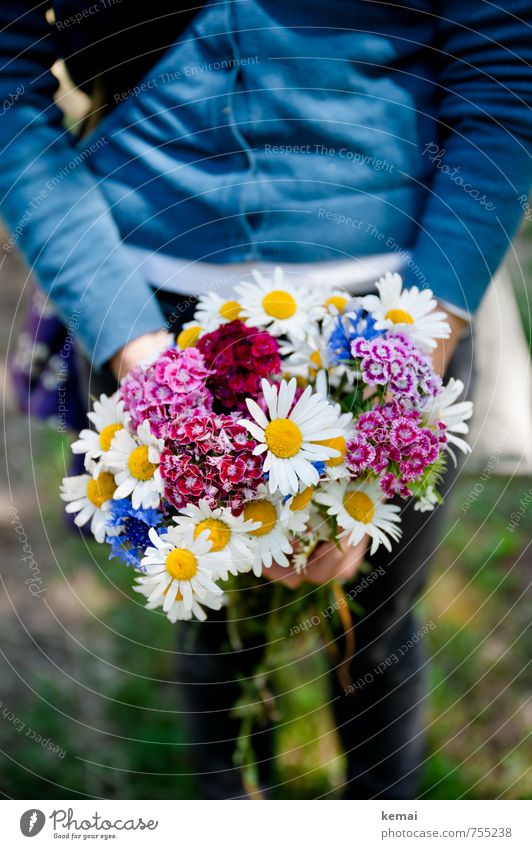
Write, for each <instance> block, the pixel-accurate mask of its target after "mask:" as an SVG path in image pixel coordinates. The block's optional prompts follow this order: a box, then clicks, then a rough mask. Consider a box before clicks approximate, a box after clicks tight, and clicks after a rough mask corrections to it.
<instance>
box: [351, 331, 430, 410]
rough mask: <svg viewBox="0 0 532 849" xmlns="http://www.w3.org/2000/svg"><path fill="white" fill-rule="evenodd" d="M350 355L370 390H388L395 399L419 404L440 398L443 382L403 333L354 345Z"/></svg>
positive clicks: (355, 341)
mask: <svg viewBox="0 0 532 849" xmlns="http://www.w3.org/2000/svg"><path fill="white" fill-rule="evenodd" d="M351 354H352V356H353V358H354V359H355V360H356V361H357V364H358V368H359V369H360V372H361V375H362V380H363V381H364V383H366V384H367V385H368V386H385V387H386V389H387V390H388V391H389V392H391V393H392V394H393V396H394V398H396V399H398V400H401V399H408V400H409V401H410V402H411V403H416V402H417V401H418V400H419V399H420V398H421V397H423V396H425V395H437V394H438V393H439V392H440V390H441V379H440V378H439V377H438V375H436V374H435V373H434V370H433V367H432V363H431V361H430V360H429V358H428V357H425V356H424V355H423V354H421V353H420V351H419V349H418V348H417V346H416V345H415V343H414V342H412V340H411V339H410V338H409V337H408V336H406V335H405V334H404V333H389V334H386V336H385V337H377V338H375V339H364V338H363V337H361V336H360V337H358V338H357V339H354V340H353V342H352V343H351Z"/></svg>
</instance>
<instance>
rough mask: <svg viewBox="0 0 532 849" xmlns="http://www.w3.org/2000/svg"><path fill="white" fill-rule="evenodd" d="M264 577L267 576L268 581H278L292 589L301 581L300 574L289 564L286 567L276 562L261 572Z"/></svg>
mask: <svg viewBox="0 0 532 849" xmlns="http://www.w3.org/2000/svg"><path fill="white" fill-rule="evenodd" d="M262 574H263V575H264V577H265V578H268V580H269V581H272V582H274V583H275V582H277V581H278V582H279V583H280V584H284V586H285V587H289V589H291V590H293V589H296V587H299V585H300V584H301V582H302V576H301V575H299V574H298V573H297V572H296V571H295V569H293V568H292V567H291V566H290V567H289V568H286V567H285V566H279V565H278V564H277V563H272V565H271V566H270V567H269V568H268V569H264V571H263V573H262Z"/></svg>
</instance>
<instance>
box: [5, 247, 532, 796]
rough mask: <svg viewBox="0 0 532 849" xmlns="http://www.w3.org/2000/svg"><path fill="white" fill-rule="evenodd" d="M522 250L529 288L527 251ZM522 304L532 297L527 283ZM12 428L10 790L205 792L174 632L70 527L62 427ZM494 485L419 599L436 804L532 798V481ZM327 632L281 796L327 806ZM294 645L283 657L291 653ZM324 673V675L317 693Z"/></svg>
mask: <svg viewBox="0 0 532 849" xmlns="http://www.w3.org/2000/svg"><path fill="white" fill-rule="evenodd" d="M521 255H522V257H523V263H524V265H525V266H528V267H527V275H528V279H529V280H530V279H532V268H530V267H529V266H530V261H529V259H528V257H529V250H528V247H527V245H525V246H524V248H523V250H522V254H521ZM10 261H11V263H12V265H11V269H10V272H9V274H10V279H11V280H12V282H13V285H12V286H10V287H9V289H8V290H6V289H5V288H4V295H3V300H4V304H3V306H4V311H3V315H4V322H6V320H7V319H6V316H7V317H9V321H10V317H11V316H12V315H13V314H14V313H15V311H16V302H17V298H18V293H19V291H20V288H21V282H22V277H21V269H20V268H19V267H18V266H17V265H16V264H13V263H14V260H13V259H12V258H11V260H10ZM520 298H521V303H522V304H523V303H525V305H526V298H525V296H524V294H523V293H521V294H520ZM4 330H5V331H6V332H8V331H9V327H8V326H5V327H4ZM8 400H9V399H8ZM5 426H6V438H7V445H8V464H7V466H8V477H7V485H6V487H5V488H4V489H3V490H2V492H1V493H0V498H1V511H0V515H1V523H0V534H1V537H0V544H1V549H2V553H3V591H2V593H0V635H1V647H2V653H1V655H0V665H1V672H0V681H1V690H0V700H1V704H0V749H1V750H2V752H3V764H2V789H3V792H4V793H5V794H6V795H7V796H10V797H15V798H53V797H59V798H70V797H72V798H75V797H83V796H95V797H106V798H107V797H111V798H154V797H155V798H180V797H181V798H187V797H193V796H194V792H195V791H194V785H193V781H192V780H191V778H190V776H189V774H188V773H189V772H190V765H189V759H188V757H187V752H186V747H185V740H184V737H183V733H182V729H181V724H180V716H179V712H178V710H177V709H176V704H177V702H176V685H175V684H174V683H172V682H173V678H174V675H173V655H172V651H173V638H174V631H173V627H172V626H171V625H169V624H168V623H167V622H166V620H164V619H163V617H161V616H157V615H154V614H153V613H150V612H147V611H145V610H143V609H142V607H141V606H140V605H139V604H138V603H137V602H136V599H133V597H132V596H133V594H132V592H131V590H130V573H128V572H127V570H126V569H125V568H123V567H121V566H120V565H118V564H116V563H114V562H110V561H108V560H106V558H105V555H104V554H103V553H102V552H101V551H100V550H99V547H98V546H96V545H94V544H88V543H87V542H86V541H85V540H83V539H81V538H77V537H75V536H74V535H72V534H70V533H69V532H67V531H66V530H65V526H64V523H63V519H62V516H61V510H60V505H59V500H58V494H57V491H58V484H59V480H60V478H61V476H62V474H64V471H65V463H66V462H67V453H66V450H65V449H66V443H65V439H64V437H61V436H60V435H59V434H57V433H56V432H54V431H53V430H48V429H46V428H44V427H42V426H36V425H34V424H29V423H28V421H27V420H25V419H24V418H21V417H20V416H17V415H15V414H14V413H13V412H8V414H7V417H6V419H5ZM480 481H481V478H480V477H479V476H476V477H465V476H464V477H463V478H462V480H461V482H460V484H459V486H457V487H456V490H455V492H454V494H453V499H452V505H451V510H450V519H449V532H448V534H447V535H446V537H445V540H444V542H443V544H442V545H441V547H440V548H439V549H438V554H437V558H436V562H435V564H434V570H433V574H432V581H431V586H430V588H429V590H428V592H427V594H426V595H425V596H424V598H423V599H422V600H421V602H420V604H421V605H422V607H423V614H424V616H425V617H426V621H427V620H428V619H430V620H433V621H434V622H435V623H436V624H437V627H436V628H435V629H434V631H433V632H432V633H431V634H430V635H429V639H430V651H431V654H432V663H431V695H430V702H429V706H428V710H429V723H430V730H429V755H428V758H427V762H426V765H425V774H424V784H423V794H424V797H425V798H461V797H465V798H473V799H477V798H495V797H499V796H500V797H503V798H531V797H532V774H531V773H530V771H529V770H530V767H529V763H530V750H531V749H530V740H529V739H528V735H529V734H530V728H531V719H532V709H531V705H530V682H531V676H530V674H529V671H528V672H527V664H528V662H529V661H528V658H529V657H530V653H531V652H530V650H531V645H530V637H529V635H528V632H527V627H528V624H529V619H530V603H529V602H528V605H527V604H526V603H525V600H524V592H525V590H526V588H527V587H528V586H529V582H530V575H531V572H532V557H531V554H530V549H529V548H527V545H528V544H529V541H530V538H531V536H532V533H531V532H532V505H530V507H529V509H528V511H526V510H525V512H524V515H523V517H522V519H521V520H520V521H519V523H518V524H517V526H516V527H515V528H513V529H509V522H510V521H511V519H510V517H511V514H512V513H514V512H515V511H516V509H517V508H518V507H519V503H520V501H521V500H522V499H523V497H524V495H525V492H526V491H527V490H528V488H529V487H530V481H525V480H523V479H518V478H516V479H514V480H508V479H505V478H500V477H490V476H488V477H487V479H485V480H483V481H482V491H481V492H478V490H479V486H478V484H479V482H480ZM465 505H467V507H466V506H465ZM13 510H15V511H16V513H13ZM10 511H11V512H10ZM15 519H17V520H19V521H20V525H19V534H20V527H22V528H23V533H24V534H25V537H26V538H27V541H28V545H29V546H30V547H31V551H32V554H33V557H34V559H35V561H36V562H37V564H38V567H39V569H40V572H41V575H42V580H43V583H42V585H41V586H42V587H43V588H45V589H44V591H43V592H42V594H41V595H40V597H34V596H32V595H31V593H30V592H29V591H28V586H27V585H26V584H24V581H25V580H26V579H27V578H28V576H29V570H28V567H27V565H26V563H25V562H24V561H22V560H21V557H22V554H23V552H22V549H21V544H20V542H19V538H18V536H17V533H16V532H15V524H17V523H16V522H15V521H14V520H15ZM457 520H459V521H457ZM26 551H27V550H26ZM312 639H313V637H311V636H308V635H307V636H306V637H305V641H304V642H299V643H297V651H298V652H300V653H301V654H302V655H307V654H308V655H309V658H308V659H307V660H305V661H304V662H301V663H297V664H292V665H291V666H290V671H289V672H285V673H284V674H279V675H278V681H277V684H278V687H279V689H281V690H290V691H291V695H290V697H289V698H286V699H284V700H283V702H282V704H281V725H282V727H281V730H280V731H279V733H278V735H277V748H278V752H279V758H278V760H279V766H278V776H277V780H278V782H279V788H278V790H277V791H276V792H277V794H278V795H279V796H280V797H283V798H315V797H316V796H319V795H321V794H322V793H327V792H329V791H330V790H331V788H333V790H334V788H338V787H339V786H340V785H341V782H342V780H343V768H344V764H343V759H342V756H341V754H340V751H339V747H338V742H337V740H336V736H335V734H334V733H333V730H332V727H331V720H330V716H329V713H328V710H327V709H326V708H325V707H324V706H323V705H324V704H325V702H326V700H327V694H326V691H325V689H324V688H323V687H322V686H321V684H320V677H321V676H322V675H323V672H324V669H325V659H324V657H323V654H322V653H321V652H319V651H313V649H317V648H318V646H317V645H316V644H315V643H313V642H312ZM291 642H294V641H291ZM289 651H293V649H290V650H289V649H288V648H285V649H283V652H284V655H285V656H286V659H287V660H290V659H291V658H292V656H291V655H290V654H289ZM284 655H280V657H281V659H284ZM280 665H282V664H280ZM309 680H314V681H316V682H317V683H315V684H314V685H312V686H308V685H307V686H305V682H307V681H309ZM48 741H50V742H49V745H48ZM53 747H55V751H54V748H53Z"/></svg>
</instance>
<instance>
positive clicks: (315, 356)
mask: <svg viewBox="0 0 532 849" xmlns="http://www.w3.org/2000/svg"><path fill="white" fill-rule="evenodd" d="M309 359H310V362H311V363H314V365H315V366H316V368H323V363H322V360H321V354H320V352H319V351H313V353H312V354H311V355H310V357H309Z"/></svg>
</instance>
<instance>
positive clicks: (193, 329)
mask: <svg viewBox="0 0 532 849" xmlns="http://www.w3.org/2000/svg"><path fill="white" fill-rule="evenodd" d="M201 331H202V328H201V327H200V326H199V324H193V325H191V326H190V327H185V329H184V330H182V331H181V333H180V334H179V336H178V337H177V347H178V348H181V350H184V349H185V348H193V347H194V345H195V344H196V342H197V341H198V337H199V335H200V333H201Z"/></svg>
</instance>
